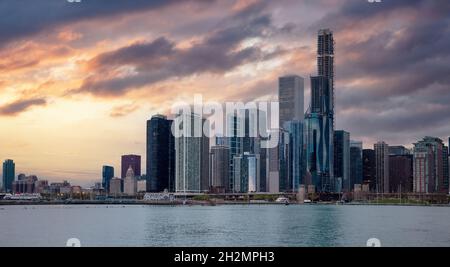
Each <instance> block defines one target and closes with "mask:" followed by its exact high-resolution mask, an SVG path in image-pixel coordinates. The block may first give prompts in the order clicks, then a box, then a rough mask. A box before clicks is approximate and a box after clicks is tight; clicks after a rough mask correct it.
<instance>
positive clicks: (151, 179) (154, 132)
mask: <svg viewBox="0 0 450 267" xmlns="http://www.w3.org/2000/svg"><path fill="white" fill-rule="evenodd" d="M172 122H173V121H172V120H168V119H167V117H166V116H163V115H155V116H153V117H152V118H151V119H150V120H148V121H147V159H146V160H147V161H146V162H147V164H146V169H147V171H146V173H147V176H146V179H147V185H146V186H147V191H148V192H162V191H164V190H165V189H167V190H168V191H169V192H174V191H175V139H174V136H173V134H172V131H171V126H172Z"/></svg>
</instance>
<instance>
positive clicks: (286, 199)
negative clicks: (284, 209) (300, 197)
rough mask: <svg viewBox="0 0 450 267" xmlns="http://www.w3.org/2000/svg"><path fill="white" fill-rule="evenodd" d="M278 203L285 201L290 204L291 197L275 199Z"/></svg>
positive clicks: (284, 202)
mask: <svg viewBox="0 0 450 267" xmlns="http://www.w3.org/2000/svg"><path fill="white" fill-rule="evenodd" d="M275 202H277V203H283V204H289V199H288V198H286V197H279V198H277V200H275Z"/></svg>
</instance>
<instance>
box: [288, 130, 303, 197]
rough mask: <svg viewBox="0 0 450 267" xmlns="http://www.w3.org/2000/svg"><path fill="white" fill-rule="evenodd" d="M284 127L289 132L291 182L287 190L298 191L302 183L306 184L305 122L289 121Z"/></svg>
mask: <svg viewBox="0 0 450 267" xmlns="http://www.w3.org/2000/svg"><path fill="white" fill-rule="evenodd" d="M283 128H284V129H286V131H287V132H288V133H289V159H290V162H289V175H290V178H289V184H288V185H287V186H286V190H287V191H292V192H297V191H298V189H299V186H300V185H301V184H303V185H304V184H305V180H304V176H305V164H306V159H305V154H306V152H305V142H304V123H303V122H301V121H287V122H285V124H284V127H283Z"/></svg>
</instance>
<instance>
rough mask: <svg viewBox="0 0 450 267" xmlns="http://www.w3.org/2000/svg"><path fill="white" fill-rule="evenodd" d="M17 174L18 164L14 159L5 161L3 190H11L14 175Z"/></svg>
mask: <svg viewBox="0 0 450 267" xmlns="http://www.w3.org/2000/svg"><path fill="white" fill-rule="evenodd" d="M15 175H16V164H15V163H14V161H13V160H12V159H7V160H5V161H4V162H3V177H2V178H3V179H2V181H3V191H5V192H11V191H12V183H13V182H14V176H15Z"/></svg>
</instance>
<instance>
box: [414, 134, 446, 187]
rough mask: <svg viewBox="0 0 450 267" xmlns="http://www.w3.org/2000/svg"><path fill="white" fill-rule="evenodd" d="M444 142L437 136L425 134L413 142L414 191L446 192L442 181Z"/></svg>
mask: <svg viewBox="0 0 450 267" xmlns="http://www.w3.org/2000/svg"><path fill="white" fill-rule="evenodd" d="M443 150H444V144H443V142H442V140H441V139H439V138H437V137H431V136H426V137H424V138H423V139H422V140H421V141H419V142H417V143H415V144H414V191H415V192H418V193H434V192H439V193H447V192H448V188H446V185H445V184H446V183H445V182H444V160H443V159H444V151H443Z"/></svg>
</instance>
